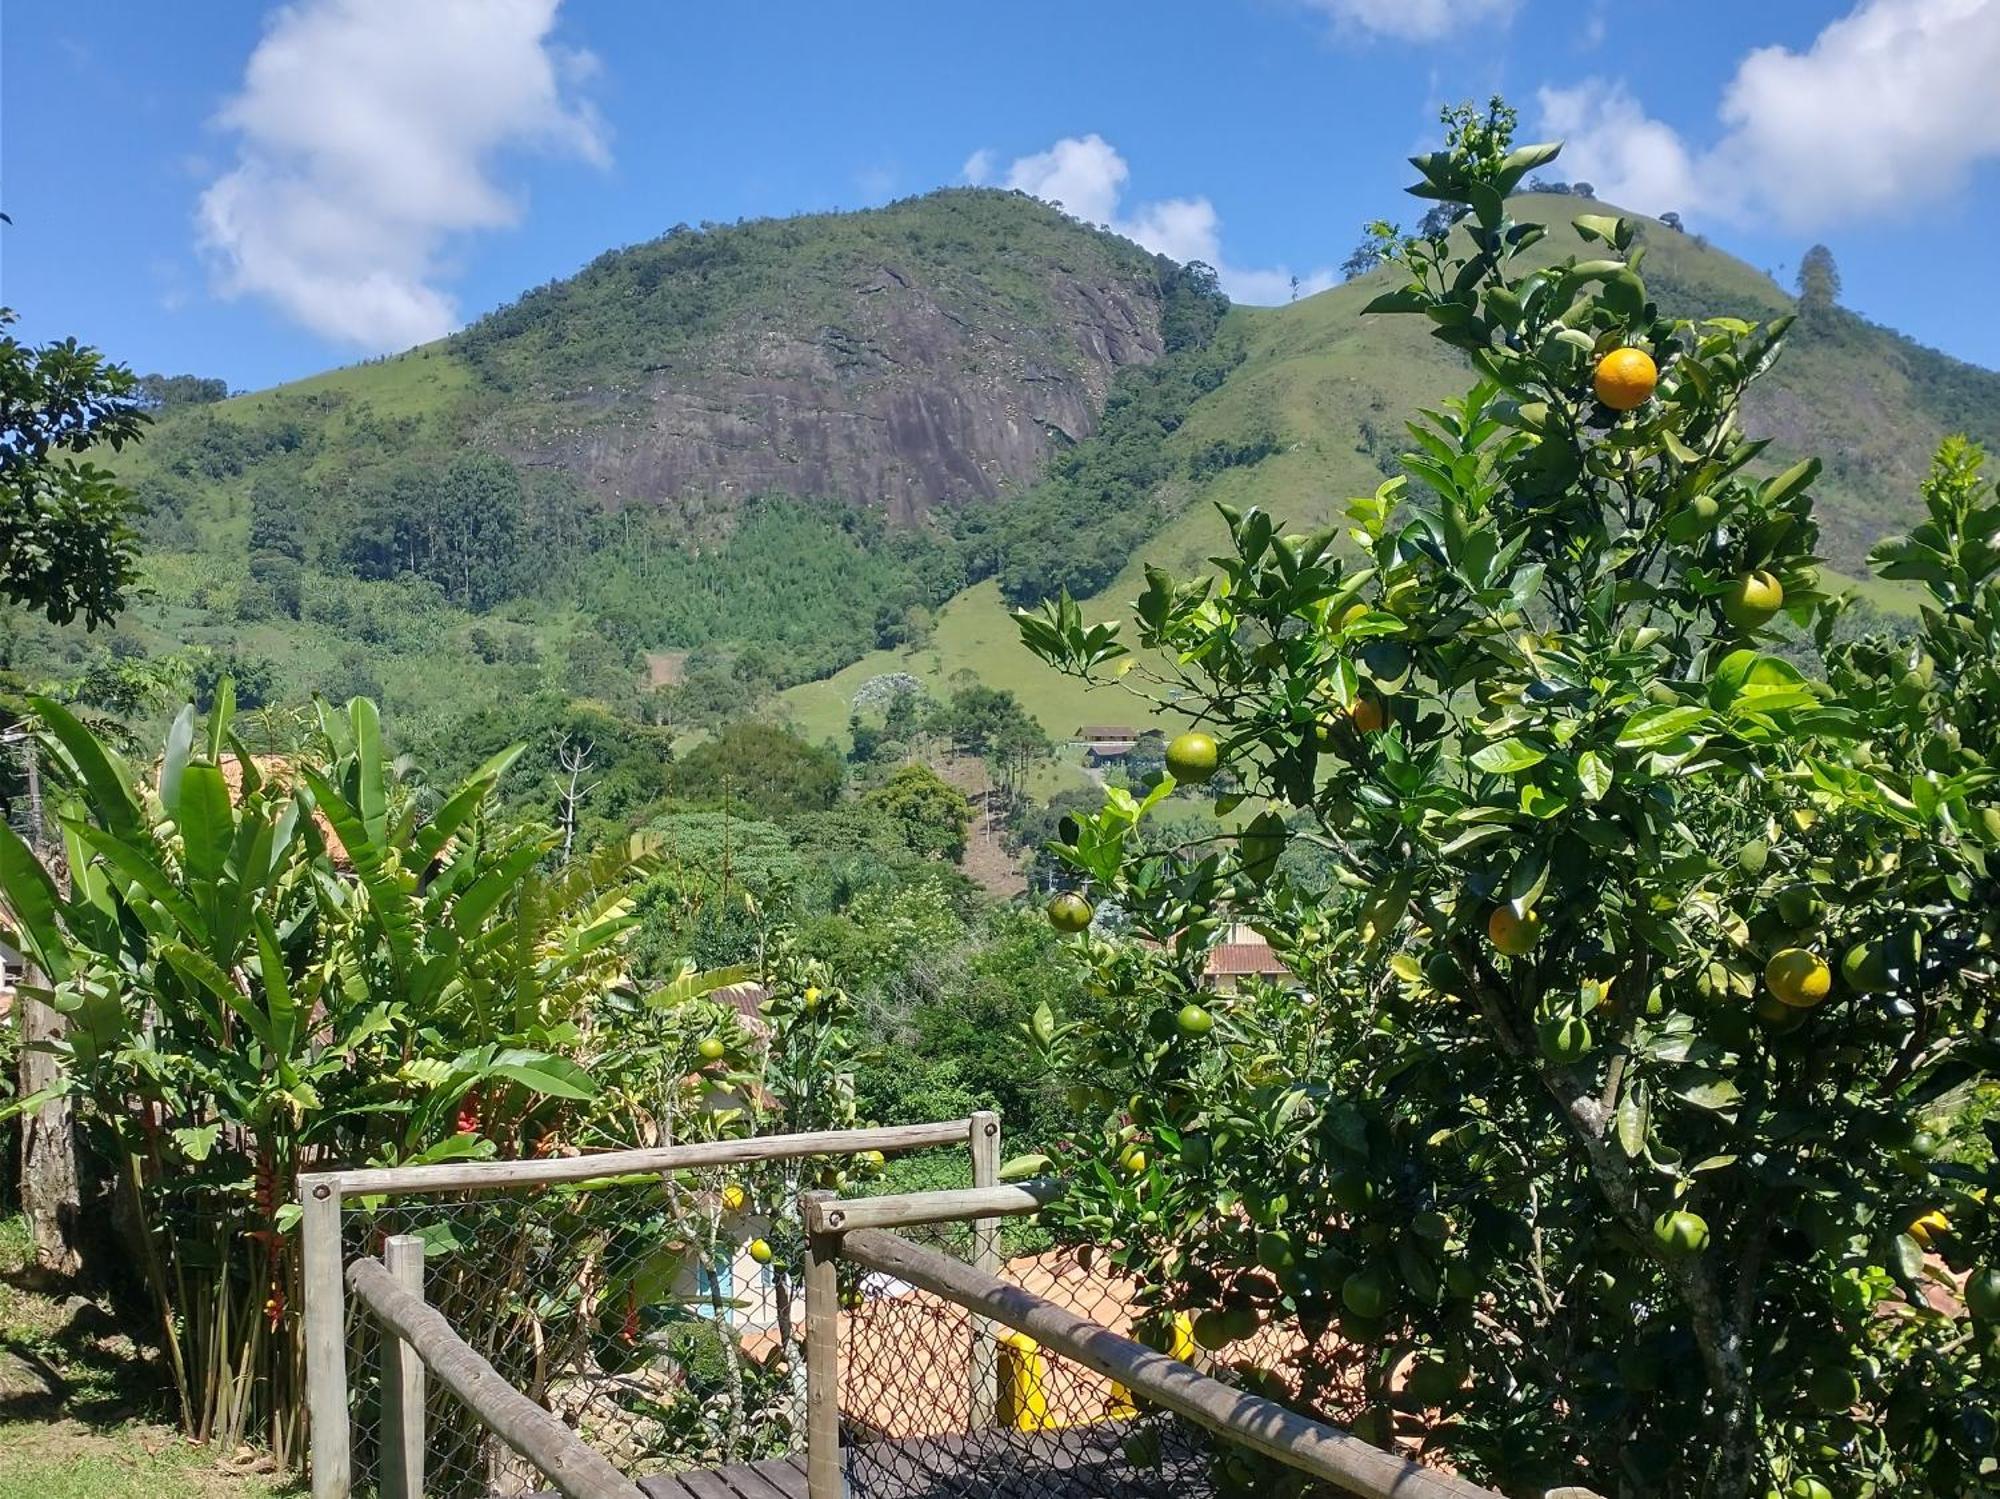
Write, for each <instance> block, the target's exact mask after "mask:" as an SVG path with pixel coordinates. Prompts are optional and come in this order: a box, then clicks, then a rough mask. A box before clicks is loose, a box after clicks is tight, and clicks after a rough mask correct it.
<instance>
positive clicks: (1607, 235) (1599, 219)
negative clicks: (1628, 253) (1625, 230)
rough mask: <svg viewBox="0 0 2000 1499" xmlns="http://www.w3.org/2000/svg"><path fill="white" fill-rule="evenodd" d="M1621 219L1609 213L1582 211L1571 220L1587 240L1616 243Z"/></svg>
mask: <svg viewBox="0 0 2000 1499" xmlns="http://www.w3.org/2000/svg"><path fill="white" fill-rule="evenodd" d="M1619 222H1620V221H1619V219H1618V218H1617V216H1616V215H1614V214H1608V213H1580V214H1578V215H1577V216H1576V217H1575V218H1573V219H1571V220H1570V225H1571V226H1572V227H1573V228H1574V229H1575V230H1576V232H1577V233H1578V234H1580V235H1582V236H1583V237H1584V239H1586V240H1603V241H1604V242H1605V243H1606V244H1611V243H1614V242H1615V241H1616V240H1617V238H1618V225H1619Z"/></svg>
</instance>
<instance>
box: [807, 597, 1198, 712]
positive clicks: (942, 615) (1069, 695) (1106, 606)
mask: <svg viewBox="0 0 2000 1499" xmlns="http://www.w3.org/2000/svg"><path fill="white" fill-rule="evenodd" d="M1093 612H1094V613H1095V614H1096V616H1097V617H1098V618H1101V619H1122V618H1124V616H1125V614H1126V612H1127V611H1126V609H1125V608H1124V603H1123V601H1120V600H1119V597H1118V595H1116V594H1114V593H1111V592H1109V591H1107V592H1106V593H1104V594H1102V595H1100V596H1099V598H1098V599H1097V600H1096V608H1095V609H1094V610H1093ZM1130 629H1131V627H1130V625H1127V627H1126V630H1127V633H1128V634H1129V633H1130ZM899 671H900V672H908V673H909V674H910V675H911V676H913V677H915V678H917V680H918V681H920V682H922V683H923V685H924V688H925V690H926V691H927V692H929V693H931V694H932V695H933V696H936V697H941V698H942V697H949V696H950V695H951V692H952V690H953V688H954V687H955V686H957V683H956V682H955V681H954V680H953V679H954V677H955V676H956V675H957V673H959V672H962V671H964V672H971V673H972V674H973V675H974V676H975V677H977V678H978V680H979V681H981V682H983V683H984V684H985V685H987V686H988V687H997V688H1002V689H1005V690H1006V691H1009V692H1012V693H1013V694H1014V696H1015V697H1017V698H1019V699H1020V701H1021V705H1022V706H1023V707H1024V708H1026V709H1027V710H1028V711H1029V712H1030V713H1032V714H1034V716H1035V717H1036V718H1037V719H1039V720H1040V721H1041V725H1042V727H1043V728H1045V729H1047V730H1048V731H1049V734H1050V736H1051V737H1052V738H1054V739H1056V740H1058V741H1060V740H1063V739H1066V738H1068V737H1069V736H1070V735H1071V734H1073V733H1074V732H1075V731H1076V730H1077V729H1078V728H1079V727H1081V726H1082V725H1084V724H1092V723H1110V724H1127V723H1129V724H1134V725H1144V724H1146V723H1148V722H1156V723H1158V724H1159V726H1160V727H1161V728H1171V727H1172V726H1173V725H1172V723H1171V722H1169V721H1167V720H1163V719H1160V718H1158V717H1157V716H1155V715H1152V714H1150V713H1149V712H1148V710H1147V708H1146V706H1145V704H1143V703H1141V702H1140V701H1139V700H1138V699H1137V698H1135V697H1133V696H1132V695H1131V694H1130V693H1129V692H1127V691H1125V690H1124V689H1123V688H1120V687H1115V686H1100V687H1090V686H1086V685H1085V684H1083V683H1081V682H1078V681H1076V680H1075V679H1074V678H1071V677H1065V676H1062V675H1060V674H1059V673H1057V672H1055V671H1053V670H1051V669H1050V668H1049V667H1047V666H1045V665H1043V664H1042V662H1041V661H1040V660H1038V659H1037V658H1036V657H1034V656H1033V655H1031V654H1029V652H1028V650H1027V648H1026V647H1025V646H1023V645H1022V644H1021V640H1020V636H1019V634H1018V633H1017V632H1016V630H1015V627H1014V621H1013V619H1012V618H1011V617H1010V616H1009V615H1008V612H1007V608H1006V605H1004V604H1003V603H1002V602H1001V600H1000V591H999V588H998V586H997V585H996V584H995V583H994V582H993V581H992V580H991V579H988V580H987V581H986V582H984V583H980V584H977V585H976V586H974V587H972V588H968V589H966V590H965V592H963V593H961V594H958V595H957V596H956V597H954V598H953V599H952V600H951V602H950V603H948V604H946V605H945V606H944V608H943V609H942V610H941V611H939V613H938V619H937V629H936V631H935V633H934V634H933V636H932V638H931V641H930V643H929V644H928V645H926V646H924V647H923V648H921V649H919V650H897V651H872V652H870V653H869V654H868V655H866V656H863V657H862V658H861V659H860V660H859V661H856V662H855V663H854V664H853V665H852V666H849V667H847V668H846V669H845V670H843V671H840V672H836V673H835V674H834V675H833V676H831V677H827V678H825V679H823V680H821V681H818V682H807V683H804V684H803V685H801V686H798V687H794V688H791V689H790V690H789V691H787V692H785V693H783V694H781V695H780V698H779V703H780V712H781V713H782V714H784V716H786V717H787V718H788V719H789V720H790V721H791V722H792V723H793V724H794V726H795V727H796V728H797V729H798V731H799V732H800V733H801V734H803V735H805V737H806V738H808V739H811V740H813V741H815V742H817V741H819V740H821V739H832V740H834V741H835V742H836V743H845V742H846V739H847V715H848V705H849V703H850V702H851V701H852V699H853V697H854V693H855V690H856V689H857V688H859V687H860V686H861V684H862V683H863V682H865V681H867V680H868V679H869V678H870V677H877V676H882V675H884V674H886V673H889V672H899Z"/></svg>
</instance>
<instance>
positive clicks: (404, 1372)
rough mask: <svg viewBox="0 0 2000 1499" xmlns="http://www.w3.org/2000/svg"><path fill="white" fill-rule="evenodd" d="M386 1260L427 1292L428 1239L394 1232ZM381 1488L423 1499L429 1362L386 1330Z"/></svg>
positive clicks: (410, 1287) (399, 1279) (411, 1286)
mask: <svg viewBox="0 0 2000 1499" xmlns="http://www.w3.org/2000/svg"><path fill="white" fill-rule="evenodd" d="M382 1264H383V1266H384V1267H385V1268H386V1269H387V1270H388V1272H389V1273H390V1274H391V1275H393V1276H394V1277H395V1278H396V1284H397V1285H399V1286H401V1287H402V1288H403V1289H404V1290H406V1291H408V1292H409V1293H410V1294H411V1295H412V1296H414V1297H416V1298H417V1299H418V1300H419V1301H421V1300H423V1295H424V1241H423V1240H422V1239H420V1238H418V1237H417V1236H416V1235H415V1234H394V1235H391V1236H390V1238H389V1240H388V1242H387V1243H385V1244H384V1245H383V1246H382ZM382 1493H383V1496H384V1499H424V1366H423V1361H422V1360H421V1359H419V1358H418V1357H417V1351H416V1349H414V1348H412V1347H411V1346H410V1345H409V1344H408V1343H405V1342H404V1341H403V1340H402V1339H401V1338H399V1337H397V1336H396V1335H395V1334H394V1333H392V1332H390V1331H389V1330H388V1329H387V1328H384V1329H383V1330H382Z"/></svg>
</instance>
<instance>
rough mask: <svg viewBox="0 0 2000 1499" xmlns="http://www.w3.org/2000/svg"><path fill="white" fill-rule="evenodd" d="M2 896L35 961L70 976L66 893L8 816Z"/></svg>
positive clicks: (3, 825) (1, 831) (1, 855)
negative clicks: (64, 926)
mask: <svg viewBox="0 0 2000 1499" xmlns="http://www.w3.org/2000/svg"><path fill="white" fill-rule="evenodd" d="M0 900H4V901H5V902H6V906H7V914H8V915H9V916H11V917H12V918H13V921H14V925H15V929H16V931H17V932H18V934H19V936H20V938H21V942H22V945H23V947H25V948H26V950H27V952H28V955H29V956H30V957H32V958H33V959H34V960H35V965H36V966H37V967H38V968H40V969H41V970H42V971H43V972H44V973H46V974H47V975H48V976H49V977H50V978H52V979H54V980H55V981H56V982H57V983H61V982H63V981H64V980H65V979H67V978H69V977H70V975H71V974H72V973H73V972H74V971H75V970H74V966H73V965H72V963H71V962H70V952H69V943H68V941H67V940H66V939H65V938H64V936H63V929H62V923H61V922H60V921H59V920H58V918H57V913H58V912H59V911H61V910H62V897H61V896H60V895H58V894H57V893H56V885H55V881H54V880H52V879H50V878H49V872H48V870H47V869H45V868H43V867H42V861H41V860H40V859H38V858H36V857H35V851H34V850H33V849H31V848H29V847H28V845H27V844H26V843H24V842H22V841H21V835H20V834H19V833H17V832H15V831H14V829H13V827H12V825H10V824H9V823H7V822H5V821H4V820H0Z"/></svg>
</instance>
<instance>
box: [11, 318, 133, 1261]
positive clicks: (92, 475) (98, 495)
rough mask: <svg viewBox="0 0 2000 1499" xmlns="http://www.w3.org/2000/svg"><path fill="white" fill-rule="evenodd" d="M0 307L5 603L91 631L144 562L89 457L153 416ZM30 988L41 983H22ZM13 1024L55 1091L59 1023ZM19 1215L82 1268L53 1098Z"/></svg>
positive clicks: (74, 346)
mask: <svg viewBox="0 0 2000 1499" xmlns="http://www.w3.org/2000/svg"><path fill="white" fill-rule="evenodd" d="M14 320H15V314H14V312H13V311H12V309H10V308H0V596H4V597H5V598H7V599H9V600H11V601H12V602H13V603H16V604H21V605H25V606H26V607H28V608H31V609H39V610H41V611H42V612H43V613H44V614H46V615H47V616H48V617H49V618H50V619H51V620H53V621H55V622H56V623H58V624H67V623H68V622H69V621H71V620H73V619H75V618H76V616H77V615H79V614H81V615H82V616H83V619H84V624H85V625H86V627H88V628H92V629H94V628H96V627H97V626H98V625H100V624H103V623H105V622H107V621H109V620H110V619H111V618H113V617H114V616H115V615H116V614H117V613H118V612H119V611H120V610H121V609H123V608H124V607H125V593H126V590H127V589H128V588H129V587H130V586H131V584H132V576H133V570H134V567H135V566H136V563H137V560H138V540H139V538H138V534H137V533H136V532H135V531H134V530H133V527H132V522H133V520H134V518H135V515H136V508H137V507H136V506H135V505H134V504H133V501H132V497H131V495H130V494H129V493H127V491H126V490H125V489H124V488H123V487H121V486H120V485H119V484H118V483H117V482H116V481H115V480H113V479H112V477H111V475H110V474H109V473H108V472H107V471H106V470H104V469H102V468H100V467H98V466H97V465H96V464H94V463H92V462H90V461H89V459H87V458H85V457H83V456H82V455H83V454H86V453H88V452H90V451H91V450H92V449H93V448H99V447H102V446H109V447H110V448H111V449H112V450H113V451H116V450H117V449H119V448H121V447H123V446H124V445H125V443H127V442H128V441H130V440H131V439H132V438H134V437H136V436H137V435H138V433H139V429H140V428H141V427H142V426H143V425H144V423H145V422H146V420H147V418H146V416H145V414H144V412H143V411H142V410H141V407H140V401H139V398H138V395H137V391H136V386H135V382H134V381H133V378H132V372H131V371H130V370H128V369H126V368H125V367H124V366H123V365H117V364H112V363H110V362H109V361H107V360H106V359H105V358H104V356H103V355H101V354H99V353H98V352H97V350H95V349H91V348H85V347H83V346H82V345H80V344H78V343H77V342H76V340H75V339H64V340H62V341H61V342H58V343H51V344H44V345H42V346H40V347H35V346H32V345H28V344H24V343H22V342H20V341H19V340H18V339H16V338H14V337H13V336H12V335H11V334H8V333H6V332H5V331H4V330H5V329H6V328H7V327H8V326H9V325H10V324H12V323H13V322H14ZM24 749H25V752H26V753H27V755H28V756H29V757H30V758H29V759H28V762H27V772H28V778H29V784H30V788H31V790H30V796H29V801H30V804H31V815H32V818H33V827H34V838H35V840H36V847H37V851H38V852H39V839H40V837H41V823H42V817H41V806H40V795H39V782H38V771H39V763H38V761H37V760H36V759H35V758H34V756H35V753H36V751H35V746H34V745H33V744H32V743H28V744H25V746H24ZM27 977H28V980H29V982H30V983H31V984H34V983H39V982H40V981H41V975H39V974H36V973H33V972H32V971H31V972H30V973H29V974H28V975H27ZM26 1011H27V1013H25V1014H24V1015H23V1016H22V1020H21V1040H22V1055H21V1067H20V1083H21V1093H22V1096H23V1097H24V1098H35V1097H36V1096H37V1095H41V1094H45V1093H47V1092H48V1091H49V1087H50V1083H51V1081H52V1079H51V1076H50V1073H49V1066H50V1050H51V1048H53V1047H55V1046H57V1045H59V1044H60V1042H61V1039H62V1034H63V1031H64V1029H65V1023H64V1019H63V1017H62V1016H61V1015H60V1014H58V1013H57V1012H56V1011H54V1010H52V1009H48V1008H47V1007H46V1006H42V1005H33V1004H31V1005H28V1006H26ZM21 1205H22V1208H23V1210H24V1211H25V1213H26V1215H27V1218H28V1222H29V1225H30V1230H31V1232H32V1234H33V1237H34V1242H35V1259H36V1263H37V1264H38V1265H39V1266H40V1267H41V1268H42V1269H44V1270H48V1271H53V1272H56V1273H59V1274H73V1273H74V1272H75V1271H76V1269H77V1268H78V1260H77V1252H76V1233H75V1230H76V1220H77V1217H78V1215H79V1210H80V1207H79V1195H78V1187H77V1168H76V1143H75V1138H74V1135H73V1131H72V1124H71V1118H70V1109H69V1105H68V1103H67V1102H66V1101H65V1100H63V1099H61V1098H57V1097H48V1098H46V1099H44V1100H43V1101H42V1102H40V1103H38V1104H37V1105H36V1106H35V1107H34V1108H33V1109H31V1110H30V1111H28V1114H27V1116H26V1118H25V1121H24V1128H23V1131H22V1149H21Z"/></svg>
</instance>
